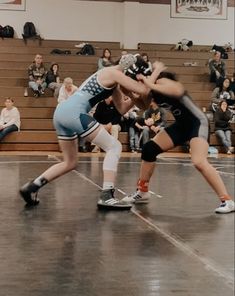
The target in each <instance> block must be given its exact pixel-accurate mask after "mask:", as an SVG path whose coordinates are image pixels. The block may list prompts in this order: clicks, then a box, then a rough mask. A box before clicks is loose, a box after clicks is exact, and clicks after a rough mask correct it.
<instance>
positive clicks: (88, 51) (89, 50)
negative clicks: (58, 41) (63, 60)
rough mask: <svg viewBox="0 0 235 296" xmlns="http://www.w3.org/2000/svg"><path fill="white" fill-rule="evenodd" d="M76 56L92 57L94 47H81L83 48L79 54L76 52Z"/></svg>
mask: <svg viewBox="0 0 235 296" xmlns="http://www.w3.org/2000/svg"><path fill="white" fill-rule="evenodd" d="M76 54H79V55H94V54H95V50H94V47H93V46H92V45H91V44H85V45H84V46H83V48H82V49H81V50H80V51H79V52H77V53H76Z"/></svg>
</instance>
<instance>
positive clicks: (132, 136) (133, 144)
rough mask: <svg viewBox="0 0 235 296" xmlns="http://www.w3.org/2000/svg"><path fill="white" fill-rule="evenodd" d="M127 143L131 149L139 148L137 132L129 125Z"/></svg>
mask: <svg viewBox="0 0 235 296" xmlns="http://www.w3.org/2000/svg"><path fill="white" fill-rule="evenodd" d="M129 143H130V148H131V150H135V149H139V148H140V147H139V132H138V131H136V130H135V129H134V127H132V126H130V127H129Z"/></svg>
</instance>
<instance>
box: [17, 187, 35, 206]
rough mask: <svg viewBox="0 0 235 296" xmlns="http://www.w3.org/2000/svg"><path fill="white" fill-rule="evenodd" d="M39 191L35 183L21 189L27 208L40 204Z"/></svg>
mask: <svg viewBox="0 0 235 296" xmlns="http://www.w3.org/2000/svg"><path fill="white" fill-rule="evenodd" d="M38 190H39V187H38V186H37V185H36V184H34V183H33V182H29V183H26V184H25V185H24V186H22V187H21V188H20V195H21V197H22V198H23V199H24V201H25V203H26V206H36V205H38V204H39V199H38Z"/></svg>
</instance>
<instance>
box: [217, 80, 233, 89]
mask: <svg viewBox="0 0 235 296" xmlns="http://www.w3.org/2000/svg"><path fill="white" fill-rule="evenodd" d="M225 80H228V81H229V86H228V88H227V89H226V91H229V90H230V84H231V80H230V79H229V78H223V79H222V80H221V81H220V82H219V85H218V86H217V87H218V88H219V91H220V92H221V91H223V88H224V81H225Z"/></svg>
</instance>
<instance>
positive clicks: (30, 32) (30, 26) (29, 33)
mask: <svg viewBox="0 0 235 296" xmlns="http://www.w3.org/2000/svg"><path fill="white" fill-rule="evenodd" d="M22 36H23V38H24V39H25V38H32V37H36V36H37V32H36V28H35V25H34V23H32V22H26V23H25V24H24V33H23V34H22Z"/></svg>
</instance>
